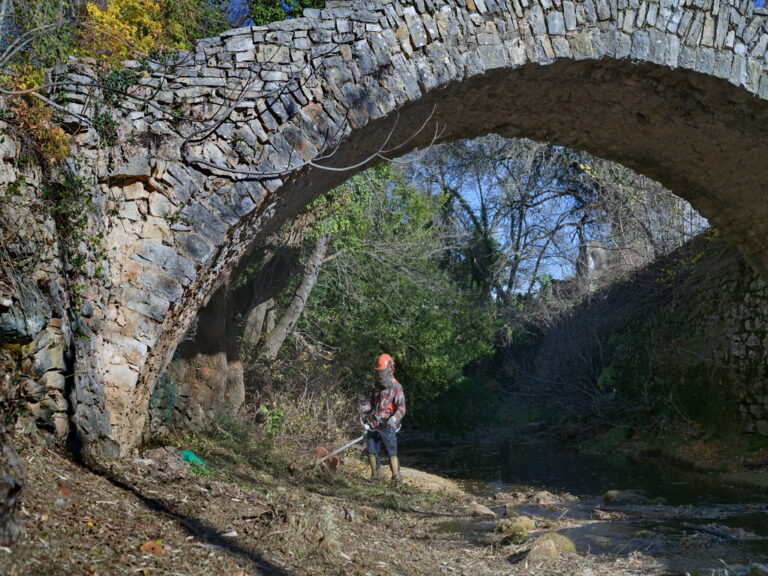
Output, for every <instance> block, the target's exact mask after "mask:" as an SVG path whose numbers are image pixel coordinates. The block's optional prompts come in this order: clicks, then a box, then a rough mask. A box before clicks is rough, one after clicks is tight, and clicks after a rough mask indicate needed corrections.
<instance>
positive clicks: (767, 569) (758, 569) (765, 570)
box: [748, 564, 768, 576]
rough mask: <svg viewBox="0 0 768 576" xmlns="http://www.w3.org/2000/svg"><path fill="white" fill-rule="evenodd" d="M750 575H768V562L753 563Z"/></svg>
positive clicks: (750, 567)
mask: <svg viewBox="0 0 768 576" xmlns="http://www.w3.org/2000/svg"><path fill="white" fill-rule="evenodd" d="M748 574H749V576H768V564H751V565H750V566H749V572H748Z"/></svg>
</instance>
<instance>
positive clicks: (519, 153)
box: [409, 136, 706, 305]
mask: <svg viewBox="0 0 768 576" xmlns="http://www.w3.org/2000/svg"><path fill="white" fill-rule="evenodd" d="M409 178H410V180H411V182H412V183H413V184H414V185H417V186H424V187H426V188H427V189H429V190H431V191H432V192H442V193H444V195H445V205H444V207H443V211H442V215H443V218H444V222H445V224H446V225H448V226H451V227H453V229H454V230H455V233H456V235H457V237H460V238H462V241H461V243H460V248H459V249H458V250H454V251H453V252H452V253H451V255H450V265H451V266H452V267H453V269H454V270H458V269H460V268H462V267H466V268H467V270H468V271H469V274H470V275H471V278H472V280H473V282H474V283H475V285H476V286H477V287H478V288H479V289H480V290H481V291H482V292H483V294H484V295H485V297H486V298H487V299H488V300H491V301H494V302H496V303H498V304H500V305H501V304H510V303H512V302H514V301H515V299H516V298H518V297H519V296H521V295H530V294H531V293H533V292H534V291H536V290H538V289H539V288H540V287H541V286H542V281H544V279H546V278H551V277H554V278H558V279H562V278H567V277H569V276H581V275H588V274H591V273H593V272H594V270H593V268H594V267H596V266H598V267H600V266H606V267H613V268H614V269H615V270H627V269H631V268H634V267H637V266H639V265H642V264H644V263H647V262H650V261H651V260H652V259H653V258H655V257H657V256H659V255H661V254H663V253H666V252H667V251H669V250H670V249H672V248H674V247H676V246H678V245H679V244H680V243H682V242H683V241H685V240H687V239H690V238H691V237H692V236H693V235H695V234H696V233H697V232H698V231H700V230H701V229H702V228H703V227H704V226H706V222H705V221H704V220H703V219H702V218H701V217H699V216H698V215H697V214H696V213H695V211H693V210H692V209H691V208H690V206H689V205H688V204H687V203H685V202H684V201H683V200H681V199H679V198H677V197H675V196H674V195H673V194H671V193H670V192H669V191H668V190H666V189H665V188H663V187H662V186H661V185H660V184H658V183H656V182H654V181H652V180H650V179H648V178H645V177H643V176H640V175H638V174H636V173H634V172H632V171H631V170H629V169H628V168H625V167H623V166H619V165H616V164H613V163H610V162H607V161H604V160H600V159H597V158H594V157H592V156H590V155H589V154H586V153H584V152H578V151H573V150H570V149H567V148H563V147H560V146H553V145H551V144H546V143H538V142H532V141H530V140H525V139H511V140H510V139H503V138H500V137H498V136H488V137H485V138H479V139H476V140H473V141H459V142H454V143H451V144H445V145H441V146H436V147H433V148H431V149H430V150H427V151H426V152H424V153H422V154H420V155H418V156H416V157H415V159H414V160H413V161H411V162H410V164H409Z"/></svg>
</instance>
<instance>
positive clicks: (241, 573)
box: [232, 570, 248, 576]
mask: <svg viewBox="0 0 768 576" xmlns="http://www.w3.org/2000/svg"><path fill="white" fill-rule="evenodd" d="M232 576H248V574H247V573H246V572H245V570H238V571H237V572H235V573H234V574H232Z"/></svg>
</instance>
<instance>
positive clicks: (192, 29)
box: [81, 0, 226, 62]
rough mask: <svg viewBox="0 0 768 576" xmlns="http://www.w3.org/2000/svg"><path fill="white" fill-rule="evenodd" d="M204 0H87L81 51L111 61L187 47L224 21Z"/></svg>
mask: <svg viewBox="0 0 768 576" xmlns="http://www.w3.org/2000/svg"><path fill="white" fill-rule="evenodd" d="M215 6H216V3H215V2H214V3H211V2H207V1H206V0H108V1H107V2H98V1H97V2H93V1H92V2H88V4H87V5H86V7H85V10H86V13H87V16H88V20H89V26H87V27H86V32H85V33H84V38H83V43H82V44H83V45H82V48H81V50H82V52H84V53H87V54H84V55H90V56H96V57H98V58H100V59H107V60H110V61H113V62H116V61H119V60H125V59H127V58H136V57H137V55H139V54H148V53H151V52H153V51H157V50H162V49H183V48H188V47H189V46H190V45H191V44H192V43H193V42H194V40H195V39H196V38H198V37H200V36H201V35H206V34H214V33H218V32H220V31H221V30H223V29H225V28H226V21H225V20H224V19H223V16H222V15H221V13H220V12H218V11H217V10H216V8H215Z"/></svg>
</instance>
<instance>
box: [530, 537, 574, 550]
mask: <svg viewBox="0 0 768 576" xmlns="http://www.w3.org/2000/svg"><path fill="white" fill-rule="evenodd" d="M544 542H552V544H554V546H555V548H556V549H557V551H558V553H565V552H576V544H574V543H573V540H571V539H570V538H568V537H567V536H563V535H562V534H558V533H557V532H550V533H548V534H543V535H541V536H539V537H538V538H537V539H536V540H535V541H534V543H533V545H534V547H535V546H537V545H539V544H542V543H544Z"/></svg>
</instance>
